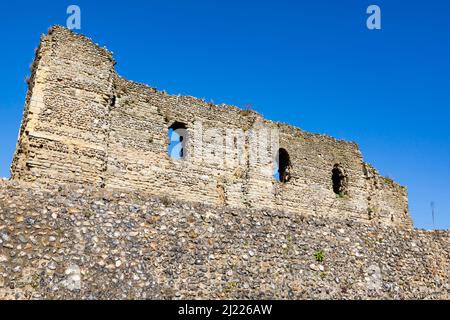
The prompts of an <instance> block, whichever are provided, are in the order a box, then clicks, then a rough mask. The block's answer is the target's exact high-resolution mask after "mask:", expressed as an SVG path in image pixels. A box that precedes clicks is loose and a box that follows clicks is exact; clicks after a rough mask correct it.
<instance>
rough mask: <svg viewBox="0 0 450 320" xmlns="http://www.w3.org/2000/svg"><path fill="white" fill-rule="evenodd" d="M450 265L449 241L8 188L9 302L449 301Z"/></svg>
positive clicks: (2, 242) (255, 213)
mask: <svg viewBox="0 0 450 320" xmlns="http://www.w3.org/2000/svg"><path fill="white" fill-rule="evenodd" d="M321 258H322V259H323V260H322V259H321ZM318 260H322V261H318ZM449 263H450V237H449V233H448V232H426V231H421V230H411V229H404V228H398V227H395V226H394V227H392V226H387V225H385V224H376V223H370V224H367V223H360V222H355V221H354V220H353V219H345V218H335V217H333V218H330V219H327V218H324V217H317V216H314V215H308V216H303V215H300V214H295V213H287V212H285V213H283V212H277V211H271V210H249V209H234V210H233V209H230V208H223V209H218V208H216V207H212V206H206V205H201V204H195V203H187V202H177V203H172V202H171V201H170V199H168V198H154V197H151V196H149V195H144V194H143V193H134V192H129V193H123V192H122V191H117V190H115V191H114V190H108V189H98V188H74V187H70V186H67V185H66V186H59V187H58V186H53V187H48V190H44V189H42V188H41V187H37V186H36V185H32V184H26V183H23V182H20V183H18V182H10V181H1V182H0V299H42V298H44V299H75V298H81V299H181V298H192V299H197V298H204V299H214V298H222V299H247V298H251V299H323V298H325V299H328V298H331V299H368V298H371V299H372V298H373V299H448V298H449V297H450V296H449V289H450V283H449V273H448V270H449Z"/></svg>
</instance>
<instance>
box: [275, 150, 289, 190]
mask: <svg viewBox="0 0 450 320" xmlns="http://www.w3.org/2000/svg"><path fill="white" fill-rule="evenodd" d="M290 169H291V159H290V157H289V153H288V152H287V151H286V149H283V148H280V149H279V150H278V153H277V157H276V160H275V168H274V178H275V179H276V180H277V181H278V182H282V183H286V182H288V181H289V180H291V173H290Z"/></svg>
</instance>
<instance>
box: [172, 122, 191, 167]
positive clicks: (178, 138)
mask: <svg viewBox="0 0 450 320" xmlns="http://www.w3.org/2000/svg"><path fill="white" fill-rule="evenodd" d="M187 138H188V132H187V126H186V124H184V123H182V122H175V123H174V124H172V125H171V126H170V127H169V147H168V153H169V157H170V158H172V159H174V160H183V159H185V158H186V143H187V140H188V139H187Z"/></svg>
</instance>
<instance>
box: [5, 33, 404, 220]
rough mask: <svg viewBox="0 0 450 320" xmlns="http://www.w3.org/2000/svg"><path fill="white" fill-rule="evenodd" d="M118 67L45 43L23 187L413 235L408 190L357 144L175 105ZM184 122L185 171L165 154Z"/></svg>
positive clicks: (19, 162)
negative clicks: (369, 225)
mask: <svg viewBox="0 0 450 320" xmlns="http://www.w3.org/2000/svg"><path fill="white" fill-rule="evenodd" d="M114 64H115V62H114V60H113V57H112V55H111V53H109V52H108V51H106V50H105V49H102V48H100V47H99V46H98V45H96V44H94V43H93V42H92V41H91V40H89V39H87V38H86V37H84V36H80V35H77V34H74V33H72V32H71V31H69V30H67V29H65V28H62V27H53V28H51V29H50V31H49V34H48V35H44V36H42V38H41V44H40V47H39V49H38V50H37V52H36V59H35V62H34V63H33V66H32V70H31V71H32V75H31V78H30V80H29V92H28V95H27V101H26V106H25V112H24V118H23V122H22V126H21V130H20V135H19V141H18V146H17V150H16V154H15V156H14V160H13V163H12V166H11V177H12V179H13V180H17V181H26V182H33V183H40V184H54V183H66V184H67V183H68V184H84V185H91V186H95V187H107V188H122V189H124V190H136V191H145V192H147V193H150V194H153V195H167V196H169V197H171V198H173V199H178V200H181V201H197V202H202V203H206V204H208V205H215V206H224V207H234V208H249V209H271V210H277V211H285V212H293V213H297V214H301V215H308V214H314V215H324V216H332V217H347V218H351V219H356V220H359V221H366V222H368V221H382V222H383V223H385V224H388V225H397V226H403V227H406V228H410V227H412V222H411V218H410V216H409V213H408V199H407V193H406V190H405V188H403V187H401V186H399V185H398V184H396V183H395V182H393V181H391V180H389V179H386V178H383V177H381V176H380V175H379V174H378V173H377V172H376V170H375V169H373V168H372V167H370V166H369V165H368V164H366V163H365V162H364V161H363V158H362V155H361V153H360V151H359V148H358V146H357V145H356V144H354V143H349V142H346V141H340V140H336V139H333V138H331V137H327V136H323V135H317V134H311V133H307V132H304V131H302V130H300V129H298V128H295V127H292V126H289V125H286V124H280V123H274V122H271V121H267V120H265V119H264V118H263V117H262V116H261V115H259V114H257V113H256V112H253V111H251V110H241V109H238V108H236V107H232V106H226V105H221V106H216V105H213V104H211V103H206V102H205V101H203V100H200V99H196V98H193V97H181V96H171V95H167V94H166V93H165V92H161V91H157V90H155V89H153V88H150V87H148V86H145V85H141V84H137V83H134V82H131V81H127V80H125V79H123V78H121V77H119V76H118V75H117V74H116V73H115V70H114ZM174 122H182V123H184V124H185V125H186V127H187V130H188V132H189V141H188V143H187V146H186V149H187V157H186V158H185V159H184V160H181V161H180V160H173V159H171V158H169V156H168V153H167V149H168V143H169V141H168V131H169V127H170V126H171V125H172V124H173V123H174ZM279 147H281V148H284V149H286V150H287V151H288V153H289V156H290V160H291V167H290V168H289V171H290V178H291V179H290V180H289V181H288V182H287V183H279V182H277V181H276V180H275V179H274V178H273V171H274V166H275V164H274V162H275V157H276V154H277V152H278V148H279ZM335 165H339V166H340V167H341V168H342V170H343V171H344V172H345V176H346V193H345V195H336V193H335V192H334V191H333V183H332V170H333V168H334V166H335Z"/></svg>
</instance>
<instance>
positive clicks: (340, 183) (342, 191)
mask: <svg viewBox="0 0 450 320" xmlns="http://www.w3.org/2000/svg"><path fill="white" fill-rule="evenodd" d="M331 179H332V180H333V191H334V193H335V194H337V195H338V196H341V197H343V196H345V195H347V175H346V174H345V172H344V169H343V168H342V167H341V166H340V165H339V164H335V165H334V167H333V171H332V176H331Z"/></svg>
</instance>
